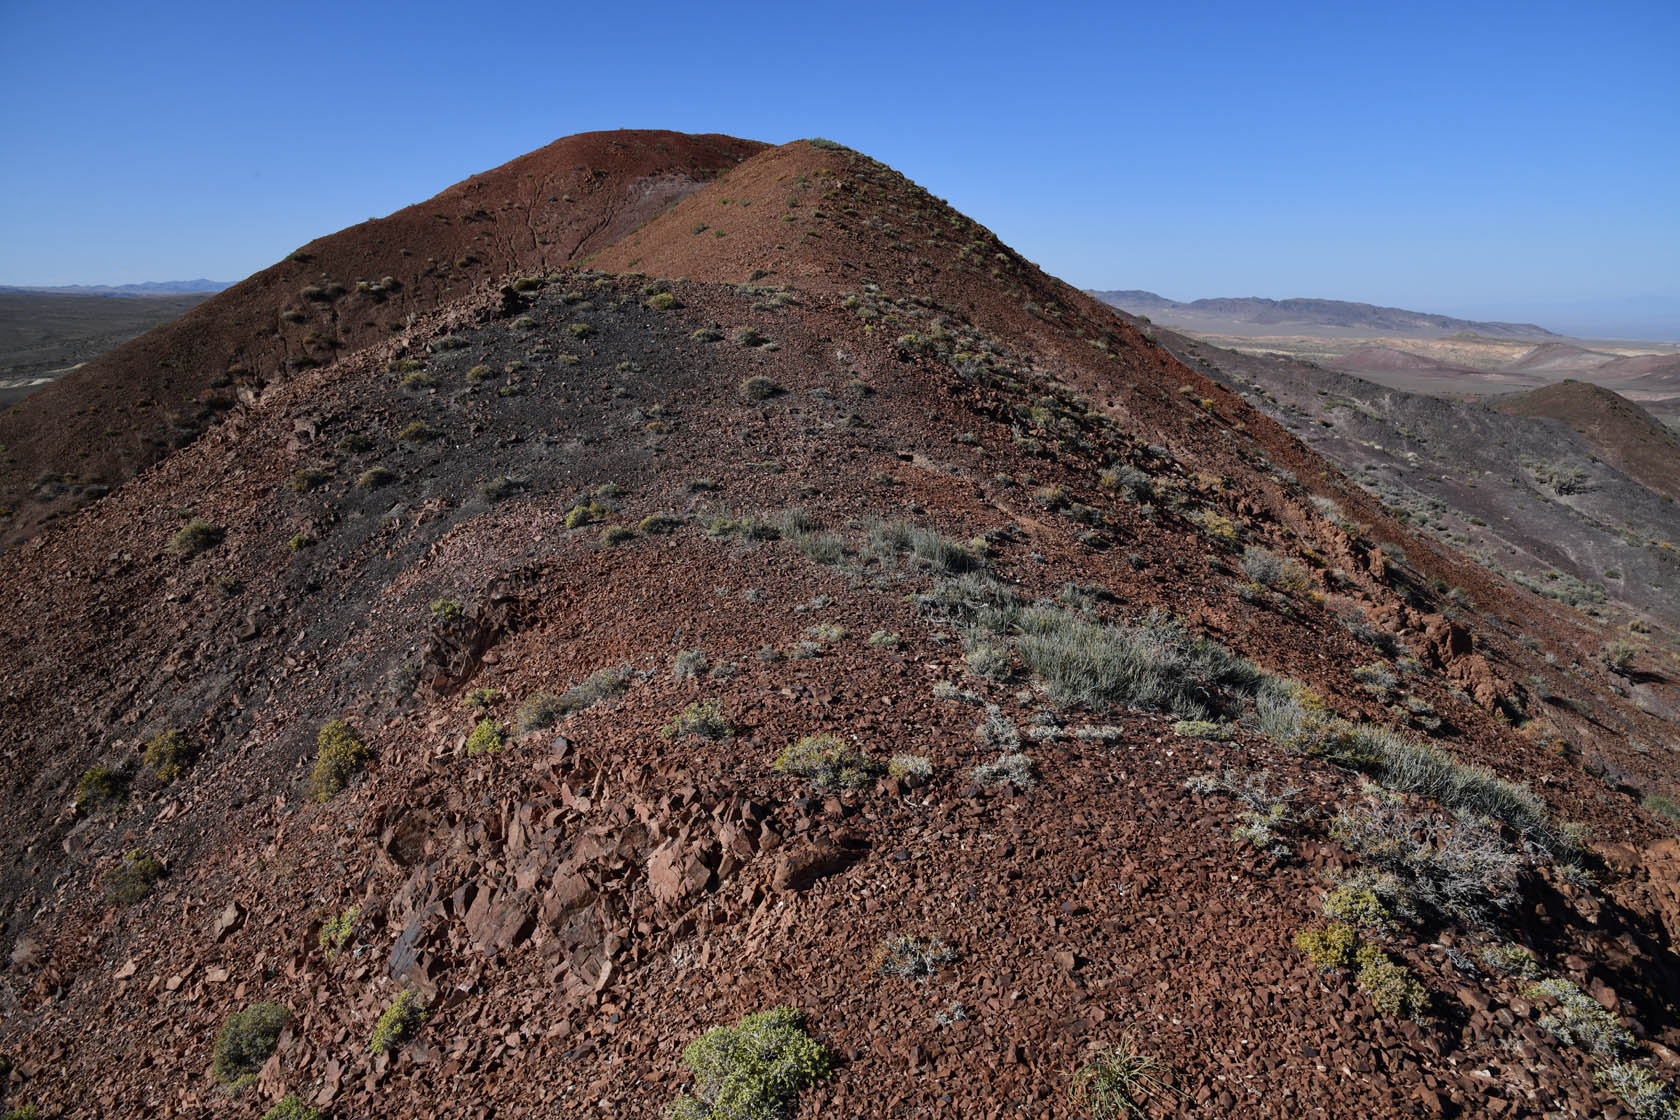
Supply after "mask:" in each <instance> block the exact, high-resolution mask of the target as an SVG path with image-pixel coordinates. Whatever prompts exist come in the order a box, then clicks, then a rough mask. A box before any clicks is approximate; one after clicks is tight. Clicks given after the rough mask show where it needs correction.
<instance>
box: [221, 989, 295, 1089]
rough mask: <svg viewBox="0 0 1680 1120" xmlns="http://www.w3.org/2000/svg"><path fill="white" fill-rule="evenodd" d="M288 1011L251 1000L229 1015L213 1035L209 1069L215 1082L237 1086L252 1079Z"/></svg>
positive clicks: (276, 1038) (230, 1086) (278, 1039)
mask: <svg viewBox="0 0 1680 1120" xmlns="http://www.w3.org/2000/svg"><path fill="white" fill-rule="evenodd" d="M291 1017H292V1013H291V1012H290V1011H288V1010H287V1009H286V1008H284V1007H282V1006H280V1005H279V1004H278V1003H253V1004H251V1005H250V1006H249V1007H247V1008H246V1009H245V1010H243V1011H236V1012H234V1013H233V1014H232V1015H229V1016H228V1018H227V1021H226V1022H224V1023H223V1024H222V1030H221V1033H220V1034H218V1035H217V1036H216V1050H215V1054H214V1057H213V1058H212V1061H211V1066H210V1072H211V1073H212V1074H213V1075H214V1076H215V1078H216V1080H217V1081H220V1082H221V1083H222V1084H223V1085H226V1086H228V1087H229V1088H233V1089H239V1088H243V1087H244V1086H245V1085H248V1084H249V1083H250V1082H252V1081H254V1080H255V1079H256V1076H257V1071H258V1070H260V1069H262V1066H263V1063H264V1062H266V1061H268V1056H269V1055H270V1054H272V1053H274V1047H275V1045H276V1044H277V1043H278V1042H279V1041H280V1031H281V1029H282V1028H283V1027H285V1025H286V1021H287V1020H288V1019H290V1018H291Z"/></svg>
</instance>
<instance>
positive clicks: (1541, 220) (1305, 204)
mask: <svg viewBox="0 0 1680 1120" xmlns="http://www.w3.org/2000/svg"><path fill="white" fill-rule="evenodd" d="M619 127H654V128H674V129H681V130H685V131H716V132H728V133H733V134H735V135H739V136H749V137H754V138H758V139H763V140H769V141H784V140H790V139H794V138H797V137H801V136H812V135H821V136H829V137H832V138H834V139H836V140H841V141H843V142H845V143H847V144H850V145H852V146H853V147H856V148H859V149H861V150H863V151H865V152H868V153H869V154H871V155H873V156H875V157H876V158H878V159H881V160H884V161H885V162H887V163H890V164H892V165H893V166H895V167H897V168H898V169H899V170H901V171H903V172H904V173H905V174H907V175H909V176H910V177H911V178H913V179H915V180H917V181H918V182H920V183H922V184H923V185H924V186H926V187H927V188H928V189H929V190H931V191H933V192H934V193H935V194H937V195H940V196H942V197H944V198H947V199H949V200H950V201H951V202H952V203H953V204H955V205H956V206H957V207H959V208H960V209H962V210H964V211H965V212H967V213H968V214H969V215H971V216H972V217H974V218H976V219H978V220H979V221H981V222H984V223H985V224H986V225H988V226H990V227H991V228H992V229H994V230H995V231H996V232H997V233H998V234H999V235H1000V236H1001V237H1003V238H1004V240H1005V241H1007V242H1009V243H1010V244H1012V245H1014V246H1015V247H1016V248H1018V249H1019V250H1020V251H1021V252H1022V253H1024V254H1025V255H1026V256H1027V257H1029V258H1030V259H1032V260H1035V261H1037V262H1038V263H1040V264H1041V265H1043V266H1044V267H1045V268H1047V269H1048V270H1050V271H1051V272H1053V273H1055V274H1057V275H1059V276H1061V277H1063V278H1064V279H1066V280H1068V281H1070V282H1072V283H1074V284H1077V285H1079V286H1081V287H1102V288H1111V287H1112V288H1132V287H1138V288H1149V289H1153V290H1155V291H1158V292H1160V293H1162V294H1164V295H1168V296H1172V297H1174V298H1178V299H1192V298H1196V297H1200V296H1211V295H1222V296H1225V295H1262V296H1271V297H1275V298H1282V297H1287V296H1322V297H1328V298H1341V299H1356V300H1367V301H1371V302H1377V303H1387V304H1396V305H1401V306H1407V307H1414V308H1419V309H1424V310H1431V311H1441V312H1447V313H1458V314H1467V315H1486V314H1498V315H1509V316H1516V315H1523V316H1525V317H1534V318H1542V317H1544V316H1546V315H1548V314H1553V315H1557V314H1562V315H1575V314H1576V312H1575V311H1571V310H1569V309H1577V310H1579V309H1581V308H1591V307H1596V308H1598V311H1597V312H1595V314H1599V315H1600V316H1601V317H1602V316H1603V315H1612V316H1613V315H1616V314H1624V313H1626V312H1627V310H1628V309H1629V308H1633V309H1636V310H1637V311H1638V313H1639V314H1642V315H1645V316H1646V317H1648V318H1655V317H1667V318H1671V319H1673V320H1674V321H1675V323H1676V328H1677V330H1680V264H1677V262H1680V0H1605V2H1602V3H1596V4H1587V3H1584V2H1575V3H1559V2H1555V0H1526V2H1521V3H1515V2H1513V3H1475V2H1473V0H1472V2H1467V3H1441V4H1436V3H1390V4H1367V3H1360V2H1353V0H1337V2H1335V3H1297V4H1255V3H1252V2H1249V0H1241V2H1237V0H1209V2H1205V3H1198V2H1195V0H1187V2H1178V3H1160V2H1158V0H1157V2H1153V3H1148V4H1127V3H1103V4H1056V3H1037V4H1016V5H992V4H985V3H949V4H923V5H911V4H905V5H899V4H876V3H866V2H853V3H849V4H843V5H838V6H816V7H813V6H810V5H801V4H779V5H768V6H766V5H717V4H693V3H685V4H663V3H653V2H649V3H642V4H637V5H615V4H614V5H609V4H545V3H520V4H501V5H498V4H486V5H469V4H462V3H458V2H457V3H450V4H434V3H429V2H425V0H417V2H415V3H409V4H388V5H387V4H377V5H375V4H365V5H359V4H354V3H345V4H315V5H310V4H303V5H298V4H284V5H258V4H254V3H229V2H227V0H223V2H220V3H216V4H197V3H190V2H177V3H164V4H137V3H133V2H132V0H128V2H123V3H105V2H91V3H82V4H68V3H64V2H63V0H54V2H51V3H44V2H37V0H0V151H3V152H4V160H3V161H0V183H3V185H4V198H5V202H6V204H5V205H4V206H3V207H0V283H38V284H58V283H75V282H107V283H125V282H134V281H140V280H162V279H184V278H189V277H198V276H208V277H211V278H215V279H227V280H231V279H237V278H240V277H243V276H245V275H247V274H249V273H251V272H253V271H255V270H256V269H258V268H261V267H264V266H266V265H268V264H270V263H272V262H273V261H275V260H277V259H279V258H280V257H282V256H284V255H285V254H286V253H287V252H289V251H290V250H291V249H292V248H293V247H295V246H297V245H298V244H301V243H302V242H304V241H307V240H309V239H311V238H313V237H316V236H318V235H320V234H322V233H326V232H329V231H331V230H335V229H338V228H341V227H343V226H345V225H348V224H351V223H353V222H357V221H361V220H362V219H364V218H367V217H370V216H374V215H379V214H385V213H389V212H390V211H392V210H395V209H398V208H400V207H401V206H404V205H406V204H408V203H410V202H415V201H418V200H420V199H422V198H425V197H427V196H429V195H431V194H433V193H435V192H437V191H438V190H441V189H442V188H444V187H446V186H448V185H449V184H451V183H453V182H455V181H457V180H459V179H461V178H464V177H465V176H467V175H470V174H472V173H473V172H476V171H480V170H483V169H485V168H488V167H492V166H494V165H496V164H499V163H502V162H504V161H506V160H508V159H511V158H513V157H515V156H517V155H520V154H522V153H524V152H526V151H529V150H530V149H532V148H536V147H539V146H541V145H543V144H545V143H547V142H549V141H551V140H553V139H555V138H556V137H558V136H563V135H566V134H568V133H572V132H580V131H585V130H589V129H601V128H619ZM1638 309H1643V310H1638ZM1577 317H1578V316H1577ZM1565 325H1566V326H1568V325H1570V324H1567V323H1566V324H1565Z"/></svg>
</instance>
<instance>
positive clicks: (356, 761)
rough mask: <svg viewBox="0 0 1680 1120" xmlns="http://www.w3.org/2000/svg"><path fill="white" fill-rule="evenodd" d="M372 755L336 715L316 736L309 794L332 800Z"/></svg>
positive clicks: (347, 725)
mask: <svg viewBox="0 0 1680 1120" xmlns="http://www.w3.org/2000/svg"><path fill="white" fill-rule="evenodd" d="M370 757H371V755H370V752H369V751H368V749H367V745H366V744H365V743H363V742H362V741H361V740H360V739H358V738H356V733H355V732H354V731H352V730H351V728H350V725H349V724H348V723H345V722H344V721H343V720H341V719H335V720H333V721H332V722H331V723H329V724H327V725H326V726H325V727H323V728H321V731H320V734H318V735H317V736H316V737H315V765H314V767H313V768H312V769H311V770H310V772H309V796H310V797H312V798H313V799H314V800H316V801H331V800H332V799H333V797H334V796H335V795H336V794H338V793H339V792H340V791H341V790H343V789H344V787H345V786H347V785H349V784H350V779H351V778H353V777H355V776H356V773H357V771H359V770H361V768H362V767H363V766H365V765H367V760H368V759H369V758H370Z"/></svg>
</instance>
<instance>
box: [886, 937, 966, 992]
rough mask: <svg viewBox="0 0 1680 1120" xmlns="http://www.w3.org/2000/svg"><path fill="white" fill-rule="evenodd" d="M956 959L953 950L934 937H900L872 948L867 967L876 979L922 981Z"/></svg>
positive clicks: (888, 939) (892, 938) (936, 973)
mask: <svg viewBox="0 0 1680 1120" xmlns="http://www.w3.org/2000/svg"><path fill="white" fill-rule="evenodd" d="M956 959H957V954H956V950H954V949H952V948H951V947H950V946H949V945H947V944H945V942H944V941H942V940H941V939H939V938H937V937H934V938H930V939H928V940H923V939H922V938H919V937H908V936H906V935H904V934H899V935H898V936H897V937H889V938H887V939H886V940H885V941H883V942H881V944H880V945H878V946H876V947H875V954H874V956H873V957H872V958H871V959H870V968H871V970H872V971H873V972H874V973H875V975H877V976H881V977H885V978H889V979H906V980H915V981H917V982H921V981H925V980H928V979H931V978H932V977H934V976H936V975H938V973H939V969H940V966H941V965H946V964H950V963H951V962H952V961H954V960H956Z"/></svg>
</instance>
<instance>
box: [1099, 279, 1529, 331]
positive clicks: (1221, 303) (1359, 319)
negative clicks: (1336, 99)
mask: <svg viewBox="0 0 1680 1120" xmlns="http://www.w3.org/2000/svg"><path fill="white" fill-rule="evenodd" d="M1091 294H1092V295H1094V296H1096V297H1097V298H1098V299H1101V300H1103V301H1104V302H1105V303H1109V304H1112V305H1113V306H1115V307H1119V308H1121V309H1122V310H1124V311H1128V312H1131V313H1132V314H1136V315H1150V316H1156V315H1160V314H1162V313H1165V312H1176V313H1180V314H1191V315H1207V316H1209V317H1210V318H1215V317H1216V318H1221V319H1227V320H1231V321H1234V322H1242V323H1252V324H1261V325H1278V326H1282V325H1287V324H1302V325H1317V326H1327V327H1347V328H1361V329H1364V328H1369V329H1371V330H1375V331H1380V332H1388V331H1395V330H1420V329H1423V330H1434V331H1441V332H1444V333H1454V332H1459V331H1469V332H1473V333H1476V334H1484V335H1489V336H1492V337H1499V338H1541V339H1544V338H1556V337H1558V336H1557V335H1556V334H1555V333H1554V332H1552V331H1549V330H1547V329H1545V328H1544V327H1541V326H1537V325H1536V324H1533V323H1505V322H1497V321H1483V320H1476V319H1460V318H1455V317H1453V316H1450V315H1438V314H1433V313H1430V312H1424V311H1408V310H1406V309H1404V308H1399V307H1383V306H1380V305H1377V304H1370V303H1356V302H1350V301H1347V300H1334V299H1301V298H1295V299H1281V300H1277V299H1264V298H1261V297H1258V296H1247V297H1239V298H1214V299H1198V300H1192V301H1190V302H1188V303H1181V302H1179V301H1177V300H1171V299H1167V298H1166V297H1164V296H1160V295H1157V294H1155V293H1154V292H1148V291H1143V290H1140V289H1130V290H1117V291H1098V290H1094V289H1093V290H1092V291H1091Z"/></svg>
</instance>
